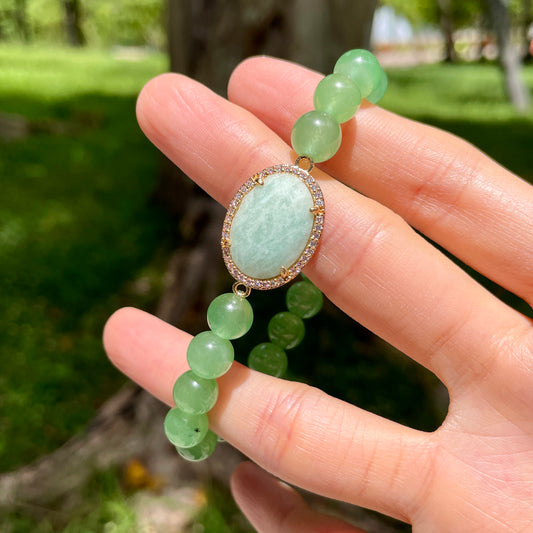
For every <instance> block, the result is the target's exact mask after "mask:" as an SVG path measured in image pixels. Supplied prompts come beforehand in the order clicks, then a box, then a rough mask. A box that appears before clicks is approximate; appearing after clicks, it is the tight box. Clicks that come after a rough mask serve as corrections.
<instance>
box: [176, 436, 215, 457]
mask: <svg viewBox="0 0 533 533" xmlns="http://www.w3.org/2000/svg"><path fill="white" fill-rule="evenodd" d="M216 447H217V436H216V435H215V434H214V433H213V432H212V431H211V430H209V431H208V432H207V435H206V436H205V437H204V439H203V440H202V441H201V442H200V443H198V444H197V445H196V446H191V447H190V448H180V447H179V446H176V450H177V451H178V453H179V454H180V455H181V456H182V457H183V458H184V459H187V461H203V460H204V459H207V458H208V457H209V456H210V455H211V454H212V453H213V452H214V451H215V448H216Z"/></svg>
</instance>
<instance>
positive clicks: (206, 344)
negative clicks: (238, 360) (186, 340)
mask: <svg viewBox="0 0 533 533" xmlns="http://www.w3.org/2000/svg"><path fill="white" fill-rule="evenodd" d="M234 357H235V353H234V351H233V346H232V344H231V342H230V341H228V340H227V339H223V338H221V337H219V336H218V335H215V334H214V333H213V332H212V331H203V332H202V333H199V334H198V335H196V337H194V338H193V340H192V341H191V343H190V344H189V348H188V349H187V361H188V363H189V366H190V367H191V370H192V371H193V372H194V373H195V374H196V375H197V376H200V377H201V378H206V379H215V378H218V377H220V376H222V375H223V374H225V373H226V372H227V371H228V370H229V368H230V366H231V363H233V358H234Z"/></svg>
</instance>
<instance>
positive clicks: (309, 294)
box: [285, 281, 324, 318]
mask: <svg viewBox="0 0 533 533" xmlns="http://www.w3.org/2000/svg"><path fill="white" fill-rule="evenodd" d="M323 300H324V299H323V297H322V293H321V292H320V291H319V290H318V289H317V288H316V287H315V286H314V285H313V284H312V283H310V282H309V281H299V282H298V283H295V284H294V285H291V286H290V287H289V290H288V291H287V296H286V300H285V301H286V303H287V309H288V310H289V311H290V312H291V313H294V314H295V315H297V316H299V317H300V318H311V317H312V316H315V315H316V314H317V313H318V312H319V311H320V309H322V303H323Z"/></svg>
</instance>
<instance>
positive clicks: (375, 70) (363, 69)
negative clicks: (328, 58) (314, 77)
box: [333, 49, 382, 98]
mask: <svg viewBox="0 0 533 533" xmlns="http://www.w3.org/2000/svg"><path fill="white" fill-rule="evenodd" d="M333 72H335V74H342V75H344V76H347V77H348V78H351V79H352V80H353V81H354V82H355V83H356V84H357V86H358V87H359V90H360V92H361V97H362V98H366V97H367V96H368V95H369V94H370V93H371V92H372V91H373V90H374V89H375V88H376V87H377V86H378V85H379V80H380V78H381V72H382V70H381V66H380V64H379V62H378V60H377V59H376V58H375V56H374V54H372V53H371V52H369V51H368V50H362V49H356V50H350V51H348V52H346V53H345V54H343V55H342V56H341V57H339V59H338V61H337V63H335V68H334V69H333Z"/></svg>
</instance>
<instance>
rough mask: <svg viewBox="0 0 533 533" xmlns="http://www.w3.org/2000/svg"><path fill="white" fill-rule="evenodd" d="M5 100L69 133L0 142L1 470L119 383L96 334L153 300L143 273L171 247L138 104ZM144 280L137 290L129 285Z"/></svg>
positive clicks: (72, 423) (86, 412) (69, 430)
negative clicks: (120, 314) (121, 310)
mask: <svg viewBox="0 0 533 533" xmlns="http://www.w3.org/2000/svg"><path fill="white" fill-rule="evenodd" d="M1 100H2V101H1V106H2V108H3V109H4V110H5V111H7V112H10V113H17V114H21V115H24V116H27V117H29V120H30V126H31V124H32V121H40V123H41V124H43V123H46V122H47V121H52V122H53V121H62V122H64V123H65V124H67V125H68V127H67V132H68V133H66V134H60V135H58V134H54V133H47V132H46V131H43V129H42V128H41V130H39V133H37V134H33V135H30V136H29V137H27V138H25V139H21V140H18V141H12V142H9V143H7V142H4V143H1V144H0V154H1V157H0V175H2V176H3V178H2V202H1V205H0V253H1V255H2V261H1V262H0V279H1V280H2V291H1V293H0V320H1V321H2V325H3V327H2V334H1V342H0V360H1V361H2V369H1V375H2V378H1V381H0V395H1V397H2V402H0V427H1V429H2V431H1V432H0V451H1V453H0V471H5V470H10V469H13V468H15V467H17V466H18V465H21V464H24V463H26V462H28V461H30V460H32V459H34V458H35V457H37V456H38V455H41V454H43V453H46V452H48V451H51V450H53V449H55V448H56V447H57V446H59V445H60V444H61V443H62V442H64V441H65V440H67V439H68V438H69V437H70V436H72V435H73V434H74V433H76V432H77V431H79V430H81V429H82V428H83V426H84V424H85V423H86V422H87V421H88V420H89V419H90V418H91V416H92V415H93V414H94V412H95V409H96V407H97V406H98V405H99V404H100V403H101V402H102V401H103V400H105V399H106V398H107V397H108V396H109V395H111V394H112V393H113V392H114V390H115V388H116V387H117V385H119V384H120V383H122V382H123V379H124V378H122V377H121V376H119V374H118V372H116V371H115V370H113V369H112V367H111V365H110V364H109V362H108V361H107V359H106V357H105V355H104V353H103V349H102V347H101V340H100V339H101V332H102V328H103V325H104V322H105V320H106V318H107V317H108V316H109V315H110V314H111V313H112V312H113V311H114V310H115V309H116V308H117V307H119V306H122V305H140V306H143V307H148V308H149V307H150V306H152V305H153V304H154V302H155V301H156V299H157V296H158V294H159V286H158V279H157V276H159V274H158V273H157V274H155V275H153V274H152V273H151V271H150V265H151V264H153V261H154V258H155V257H157V254H158V253H159V252H160V251H161V250H162V249H165V247H168V245H169V242H168V240H169V239H168V236H169V227H170V222H169V220H168V218H167V217H166V216H165V214H164V213H163V212H162V211H161V210H160V209H158V208H157V206H155V205H152V203H151V202H150V197H151V192H152V190H153V188H154V186H155V179H156V176H157V166H158V155H157V153H156V150H155V149H154V148H153V147H152V146H151V145H150V143H149V142H148V141H147V140H146V139H145V138H144V136H143V135H142V133H141V132H140V130H139V128H138V126H137V125H136V122H135V111H134V106H135V98H134V97H131V96H130V97H120V96H109V95H101V94H86V95H83V96H79V97H76V98H72V99H69V100H64V101H62V102H61V103H50V102H48V103H47V102H46V101H38V100H35V99H31V98H22V97H21V96H19V95H13V96H11V95H6V94H4V95H2V96H1ZM26 113H27V114H26ZM43 121H44V122H43ZM30 131H31V127H30ZM156 260H157V259H156ZM141 276H142V277H143V279H144V285H142V287H139V286H134V285H132V283H131V282H133V281H134V280H136V279H137V280H138V279H139V277H141ZM128 282H130V283H129V284H128Z"/></svg>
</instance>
